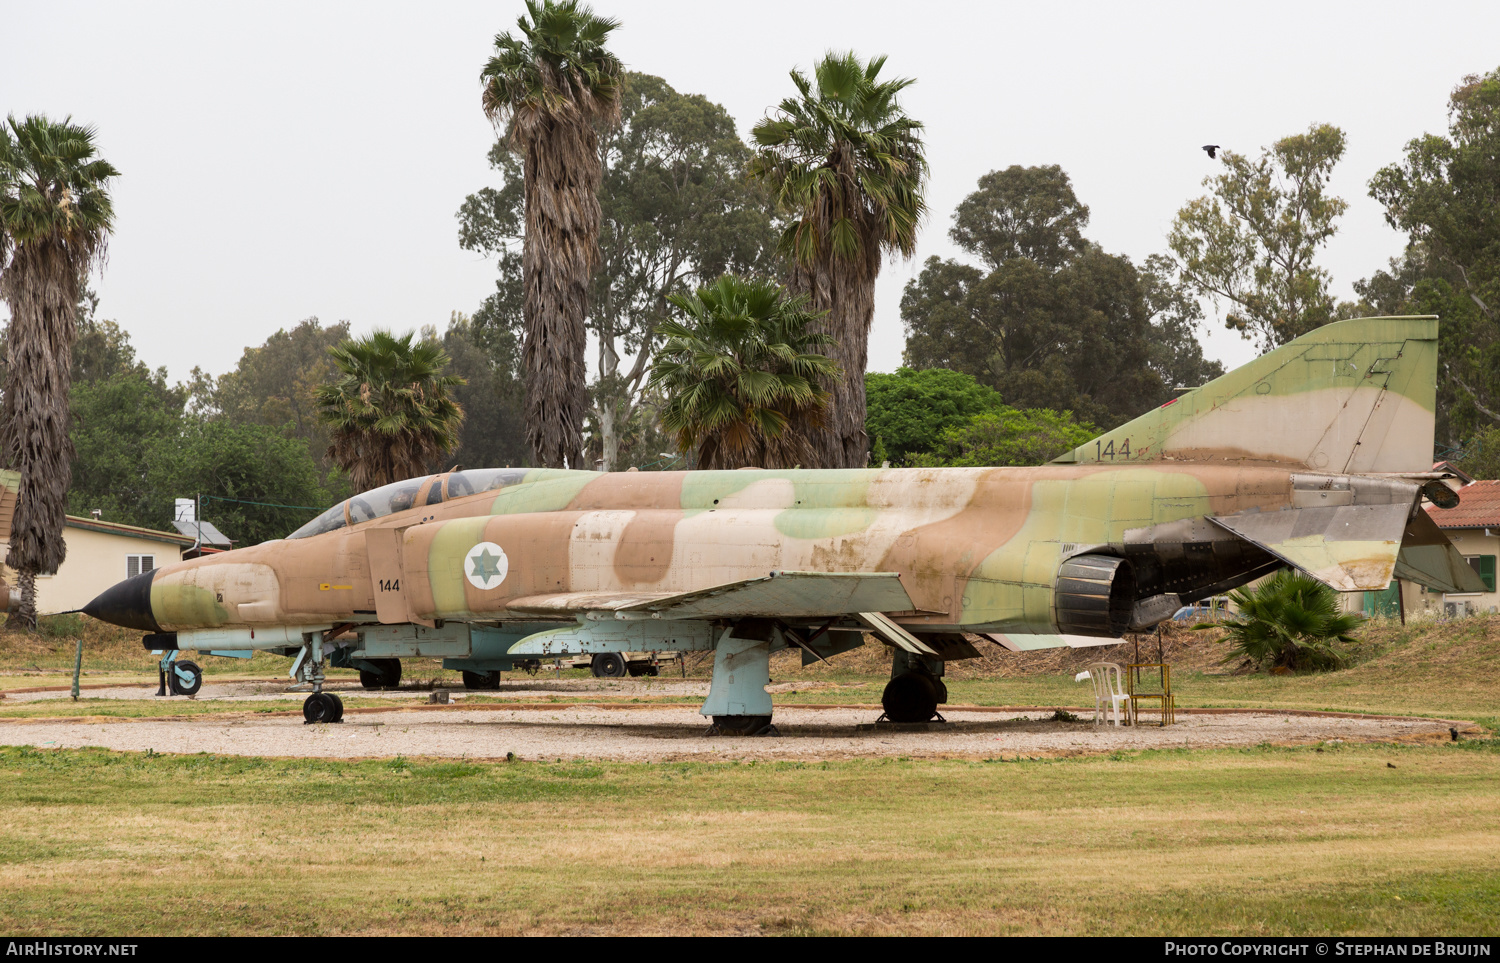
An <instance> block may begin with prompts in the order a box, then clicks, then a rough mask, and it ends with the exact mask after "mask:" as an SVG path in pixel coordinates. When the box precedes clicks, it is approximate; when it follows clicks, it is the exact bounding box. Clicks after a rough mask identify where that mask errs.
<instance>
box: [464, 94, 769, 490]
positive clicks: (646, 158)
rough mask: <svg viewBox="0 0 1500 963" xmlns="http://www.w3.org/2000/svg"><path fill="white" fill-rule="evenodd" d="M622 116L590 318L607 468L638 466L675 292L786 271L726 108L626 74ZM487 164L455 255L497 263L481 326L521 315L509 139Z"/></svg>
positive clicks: (599, 440) (607, 183)
mask: <svg viewBox="0 0 1500 963" xmlns="http://www.w3.org/2000/svg"><path fill="white" fill-rule="evenodd" d="M620 108H621V109H620V124H619V126H618V127H615V128H613V129H611V130H608V131H604V132H602V133H601V134H600V142H599V153H600V159H601V162H602V163H603V165H604V176H603V179H602V181H601V184H600V189H599V202H600V208H601V213H602V220H601V225H600V232H599V248H600V254H601V262H600V270H598V271H596V272H595V274H594V279H593V283H592V285H591V287H590V294H589V314H588V318H587V320H586V323H587V326H588V330H589V333H590V334H592V335H593V336H594V339H595V342H596V343H597V345H598V352H599V354H598V366H597V369H596V370H597V378H596V380H595V381H594V382H593V383H592V384H591V386H590V399H591V407H592V410H591V418H592V428H593V437H592V439H591V443H590V447H591V449H593V448H597V457H598V459H599V461H600V462H601V463H602V467H603V468H604V470H606V471H613V470H616V469H617V468H619V467H621V465H622V463H623V462H625V461H628V460H640V459H639V457H637V458H634V459H632V458H631V455H632V452H630V451H629V450H628V448H629V446H630V445H631V441H632V439H635V438H636V437H637V436H639V435H640V434H641V429H642V428H643V427H644V425H643V424H642V422H643V421H646V420H649V418H650V417H651V414H652V413H651V412H650V411H649V410H648V409H650V408H651V407H652V405H651V400H650V398H649V396H648V394H647V392H646V391H645V377H646V374H647V372H648V371H649V369H650V363H651V358H652V354H653V351H654V349H655V346H656V344H657V343H658V341H659V340H660V339H659V338H658V337H657V336H656V334H655V331H656V326H657V325H658V324H659V323H660V322H661V321H662V320H664V319H665V318H666V317H667V314H668V304H667V296H668V295H669V294H672V293H674V292H676V293H685V292H688V291H691V290H693V288H694V287H696V286H698V285H701V284H703V283H706V282H708V281H710V280H712V279H714V278H717V277H718V276H719V275H721V274H724V273H725V272H735V273H742V274H754V273H760V274H770V273H774V272H776V271H777V270H778V269H779V261H778V258H777V254H776V250H775V249H776V231H775V227H774V217H773V209H772V205H771V201H770V198H769V196H768V195H767V193H766V192H765V190H764V189H763V188H762V187H761V186H760V185H758V184H754V183H751V182H750V181H748V179H747V178H746V177H745V170H746V165H747V164H748V163H749V160H750V156H751V154H750V149H749V147H747V146H746V145H745V143H744V142H743V141H742V140H741V139H740V137H739V135H738V133H737V132H736V130H735V123H734V118H733V117H731V116H730V115H729V112H728V111H726V110H725V109H724V108H723V107H722V106H720V105H718V104H715V103H712V102H711V101H709V100H708V99H707V98H706V97H703V96H702V95H700V94H685V93H681V92H679V91H677V90H675V89H674V88H673V87H672V86H671V85H670V84H668V83H667V82H666V81H665V80H663V79H662V78H660V77H653V76H650V75H648V74H641V73H635V72H629V71H627V72H626V73H625V75H624V85H623V90H622V93H621V97H620ZM490 164H491V166H492V167H493V168H494V169H495V170H496V171H497V172H498V173H499V174H500V176H501V179H502V182H501V184H500V186H499V187H486V188H483V189H481V190H479V191H477V192H475V193H474V194H471V195H469V197H467V198H466V199H465V200H464V203H463V206H462V207H461V208H460V209H459V212H458V220H459V244H460V246H462V247H464V248H466V249H469V250H473V251H477V252H479V253H481V254H484V255H486V256H494V257H496V258H497V260H498V262H499V274H500V276H499V278H498V279H497V284H496V291H495V293H494V294H492V295H491V296H490V297H489V298H488V299H486V301H485V303H484V305H483V306H482V307H481V308H480V309H479V310H478V311H476V312H475V315H474V318H473V326H474V328H475V329H476V330H486V329H508V328H511V327H514V326H519V322H520V319H521V313H522V312H521V309H520V305H521V297H522V291H523V284H522V279H521V263H520V260H521V259H520V257H519V256H518V255H517V253H516V245H517V242H518V241H520V239H521V233H522V228H521V225H522V223H523V221H524V196H523V191H522V187H523V172H522V170H521V164H520V161H519V158H517V157H516V155H514V154H513V153H511V152H510V151H509V149H508V148H507V147H506V145H505V144H503V143H502V144H497V145H496V147H495V149H493V150H492V151H491V152H490ZM496 334H497V336H501V337H503V336H504V335H501V334H499V332H498V331H497V332H496ZM648 434H649V432H648ZM648 447H649V446H648ZM659 447H660V446H659V445H658V446H655V447H650V453H651V454H653V455H654V454H655V452H656V451H657V449H658V448H659ZM634 454H635V455H637V456H640V455H641V454H643V452H635V453H634Z"/></svg>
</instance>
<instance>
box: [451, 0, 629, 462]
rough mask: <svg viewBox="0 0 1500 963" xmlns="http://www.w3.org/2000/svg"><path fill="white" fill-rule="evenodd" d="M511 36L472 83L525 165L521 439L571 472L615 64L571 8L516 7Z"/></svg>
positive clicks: (592, 25)
mask: <svg viewBox="0 0 1500 963" xmlns="http://www.w3.org/2000/svg"><path fill="white" fill-rule="evenodd" d="M526 9H527V11H528V12H529V14H530V21H529V22H528V20H527V18H526V17H521V18H520V19H519V20H518V21H517V27H518V28H519V31H520V35H519V36H512V35H511V34H508V33H503V34H500V35H499V36H497V37H496V38H495V55H494V56H493V57H491V58H490V61H489V63H487V64H485V67H484V70H483V72H482V73H481V74H480V77H481V79H482V80H483V81H484V98H483V101H484V112H485V115H486V116H488V117H489V118H490V120H491V121H492V122H493V123H495V124H496V125H497V127H498V126H499V125H500V124H502V123H508V125H509V132H508V135H507V136H508V137H509V141H510V147H511V150H513V151H515V152H516V153H518V154H520V155H521V156H522V157H523V158H524V161H525V165H524V169H525V174H524V182H525V194H526V228H525V232H524V240H523V241H522V245H521V274H522V282H523V285H524V288H525V293H524V300H523V307H522V313H523V315H524V317H525V320H526V344H525V348H524V351H523V359H522V364H523V366H524V368H525V376H526V436H527V441H529V442H530V444H531V450H532V452H533V453H534V454H535V456H536V460H537V462H538V464H541V465H544V466H547V467H549V468H562V467H564V466H565V464H566V465H571V466H572V467H574V468H577V467H580V462H581V461H582V459H583V421H584V417H585V415H586V413H587V410H588V397H587V389H586V387H585V380H586V379H585V375H586V371H585V366H584V348H585V347H586V344H587V337H586V335H585V334H584V327H583V319H584V316H585V315H586V314H587V313H588V289H589V278H590V276H591V275H592V274H593V272H594V269H595V268H596V267H597V266H598V264H599V222H600V217H601V212H600V208H599V183H600V180H601V179H602V177H603V170H604V166H603V162H602V160H601V159H600V156H599V136H598V133H597V131H598V129H599V128H600V127H602V126H605V125H610V126H613V125H614V124H617V123H618V122H619V118H620V91H621V77H622V74H623V73H624V67H623V66H622V65H621V63H620V61H619V58H617V57H616V56H615V55H614V54H613V53H610V52H609V51H608V50H606V49H605V47H604V41H605V39H606V38H607V37H608V36H609V33H610V31H612V30H614V29H615V27H617V26H619V24H618V23H617V22H616V21H614V20H609V19H606V18H604V17H596V16H595V15H594V12H593V10H591V9H590V8H589V7H587V6H581V5H580V4H579V3H578V2H577V0H562V2H553V0H542V2H541V3H538V2H536V0H526Z"/></svg>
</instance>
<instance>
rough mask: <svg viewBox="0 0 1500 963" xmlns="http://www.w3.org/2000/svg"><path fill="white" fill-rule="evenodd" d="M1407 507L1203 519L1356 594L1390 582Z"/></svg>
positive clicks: (1350, 507)
mask: <svg viewBox="0 0 1500 963" xmlns="http://www.w3.org/2000/svg"><path fill="white" fill-rule="evenodd" d="M1410 511H1411V507H1410V506H1409V505H1399V504H1397V505H1339V506H1329V507H1314V508H1288V509H1283V510H1281V511H1275V512H1250V513H1248V514H1244V515H1227V516H1217V517H1210V518H1209V521H1211V522H1213V523H1214V524H1215V525H1218V526H1220V527H1222V528H1225V529H1227V530H1228V531H1230V532H1233V533H1234V534H1235V535H1238V536H1239V537H1240V538H1243V539H1245V540H1246V541H1249V542H1253V543H1255V544H1256V545H1259V546H1260V547H1261V548H1264V549H1265V550H1266V551H1268V552H1270V553H1271V554H1272V555H1275V556H1276V557H1277V558H1279V559H1281V560H1282V561H1284V562H1286V563H1287V564H1288V565H1291V566H1293V567H1294V568H1297V569H1300V570H1302V571H1303V572H1306V573H1307V574H1308V575H1311V576H1312V577H1313V578H1315V579H1317V580H1318V581H1320V582H1322V583H1323V584H1325V585H1327V586H1329V587H1330V588H1333V589H1336V590H1338V591H1340V592H1358V591H1378V590H1380V589H1384V588H1385V587H1386V586H1388V585H1390V584H1391V578H1392V576H1393V573H1394V571H1395V567H1396V558H1397V556H1398V555H1399V554H1400V552H1401V542H1402V538H1403V536H1404V534H1405V531H1406V520H1407V514H1408V513H1409V512H1410ZM1433 527H1434V528H1436V526H1433ZM1444 541H1446V539H1444ZM1465 567H1466V568H1467V567H1468V566H1467V565H1465Z"/></svg>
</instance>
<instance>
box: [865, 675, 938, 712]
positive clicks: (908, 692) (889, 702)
mask: <svg viewBox="0 0 1500 963" xmlns="http://www.w3.org/2000/svg"><path fill="white" fill-rule="evenodd" d="M947 694H948V687H947V686H945V685H943V683H942V681H941V680H939V679H935V678H933V677H932V676H930V675H928V674H927V673H926V672H907V673H905V674H903V675H898V676H896V677H895V678H894V679H892V680H891V681H890V682H888V683H886V686H885V692H883V693H881V696H880V707H881V708H882V709H884V710H885V716H886V718H887V719H889V720H891V721H892V722H927V721H929V720H930V719H931V718H932V717H933V716H934V715H936V714H937V707H938V702H939V701H940V700H942V699H943V698H944V697H945V696H947Z"/></svg>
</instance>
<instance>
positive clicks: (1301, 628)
mask: <svg viewBox="0 0 1500 963" xmlns="http://www.w3.org/2000/svg"><path fill="white" fill-rule="evenodd" d="M1229 598H1230V600H1231V601H1232V602H1234V604H1235V607H1236V608H1237V609H1238V610H1239V611H1237V612H1236V613H1234V614H1233V615H1231V616H1229V617H1228V618H1226V619H1224V620H1222V621H1220V622H1215V623H1206V624H1202V625H1195V626H1194V628H1196V629H1205V628H1219V629H1223V630H1224V641H1225V642H1228V643H1229V644H1230V646H1231V648H1230V650H1229V654H1228V655H1227V656H1225V658H1224V661H1225V662H1234V661H1236V660H1240V659H1249V660H1250V661H1251V662H1253V663H1254V664H1255V666H1256V668H1260V669H1266V668H1269V669H1277V668H1281V669H1290V670H1292V671H1300V670H1304V669H1337V668H1338V667H1340V666H1342V665H1343V664H1344V663H1345V662H1346V661H1347V660H1348V657H1349V654H1348V652H1347V651H1346V650H1345V649H1343V648H1342V647H1341V646H1340V643H1354V642H1356V641H1358V640H1356V639H1355V638H1353V637H1352V636H1351V635H1350V633H1351V632H1353V631H1354V630H1355V629H1356V628H1358V627H1359V625H1360V623H1361V622H1363V621H1364V617H1363V616H1361V615H1352V614H1346V613H1343V612H1340V611H1339V595H1338V593H1337V592H1335V591H1334V590H1333V589H1331V588H1329V587H1328V586H1326V585H1324V584H1323V583H1322V582H1319V581H1317V580H1316V579H1313V578H1310V577H1308V576H1306V575H1303V574H1302V573H1301V572H1297V571H1294V570H1292V569H1282V570H1281V571H1279V572H1277V573H1276V574H1275V575H1273V576H1271V577H1270V578H1269V579H1267V580H1266V581H1265V582H1263V583H1261V585H1260V587H1259V588H1257V589H1254V590H1250V589H1236V590H1235V591H1234V592H1231V593H1230V595H1229Z"/></svg>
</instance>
